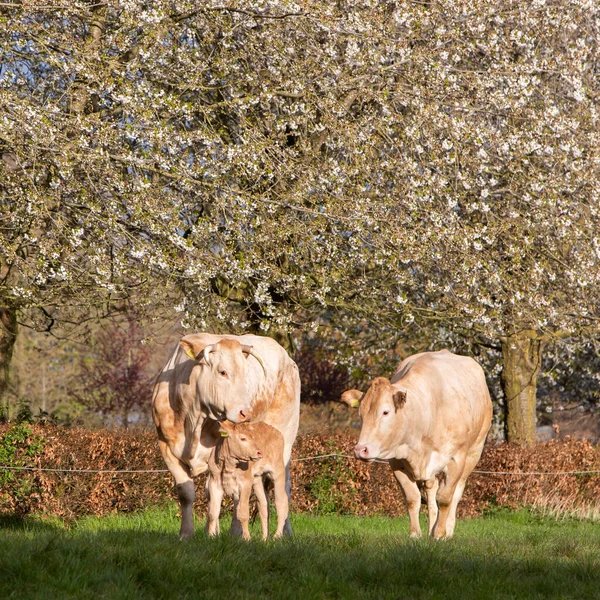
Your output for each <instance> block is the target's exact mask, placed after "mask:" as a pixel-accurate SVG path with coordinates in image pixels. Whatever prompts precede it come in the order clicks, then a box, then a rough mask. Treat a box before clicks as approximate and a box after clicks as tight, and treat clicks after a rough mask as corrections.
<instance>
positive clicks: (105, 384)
mask: <svg viewBox="0 0 600 600" xmlns="http://www.w3.org/2000/svg"><path fill="white" fill-rule="evenodd" d="M141 342H143V334H142V331H141V329H140V327H139V326H138V325H137V319H136V318H134V316H133V315H128V317H127V319H124V320H122V322H120V323H119V322H116V323H113V324H111V325H110V326H108V327H105V328H102V329H101V330H99V331H98V332H97V334H96V336H95V339H94V342H93V352H92V354H91V356H83V357H82V359H81V360H80V368H79V372H78V374H77V381H76V382H75V381H72V384H71V387H70V395H71V396H72V397H73V398H74V399H75V400H76V401H77V402H78V403H80V404H82V405H83V406H85V407H86V408H87V409H88V410H89V411H91V412H92V413H96V414H98V415H100V416H101V417H102V419H103V421H104V423H105V424H108V425H115V424H120V425H121V426H123V427H125V428H127V427H128V426H129V425H130V424H136V425H148V424H149V423H150V422H151V417H150V402H149V399H150V397H151V396H152V386H153V384H154V377H153V376H152V372H151V370H150V369H148V365H150V364H152V363H153V362H154V361H153V360H152V358H153V357H152V349H151V348H150V346H148V345H147V344H143V343H141Z"/></svg>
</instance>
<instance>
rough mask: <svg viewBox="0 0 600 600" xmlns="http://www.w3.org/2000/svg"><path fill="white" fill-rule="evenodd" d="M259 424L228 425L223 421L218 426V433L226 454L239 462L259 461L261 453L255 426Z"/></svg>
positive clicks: (228, 423)
mask: <svg viewBox="0 0 600 600" xmlns="http://www.w3.org/2000/svg"><path fill="white" fill-rule="evenodd" d="M257 425H259V423H238V424H235V423H230V422H228V421H223V422H222V423H221V424H220V428H219V433H220V434H221V437H222V438H224V440H223V446H226V447H227V448H226V454H227V456H230V457H231V458H235V459H236V460H239V461H241V462H248V461H251V460H252V461H255V460H260V459H261V458H262V457H263V452H262V450H261V449H260V447H259V445H260V444H259V442H260V440H259V439H257V438H259V437H260V436H257V432H256V431H255V430H256V426H257Z"/></svg>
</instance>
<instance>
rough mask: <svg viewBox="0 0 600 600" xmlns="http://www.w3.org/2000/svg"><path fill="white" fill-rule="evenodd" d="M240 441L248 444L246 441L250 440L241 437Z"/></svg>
mask: <svg viewBox="0 0 600 600" xmlns="http://www.w3.org/2000/svg"><path fill="white" fill-rule="evenodd" d="M240 441H242V442H246V441H248V438H245V437H241V438H240Z"/></svg>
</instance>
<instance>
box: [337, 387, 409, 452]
mask: <svg viewBox="0 0 600 600" xmlns="http://www.w3.org/2000/svg"><path fill="white" fill-rule="evenodd" d="M342 402H345V403H346V404H348V406H352V407H354V408H357V407H358V408H359V410H360V416H361V419H362V428H361V430H360V436H359V441H358V444H356V446H355V447H354V455H355V456H356V458H360V459H361V460H374V459H376V458H382V459H389V458H393V451H394V448H395V446H396V445H397V439H398V433H399V428H400V426H401V423H402V418H401V415H400V414H399V411H401V410H402V406H403V405H404V403H405V402H406V392H404V391H402V390H399V389H398V388H396V387H394V386H393V385H392V384H391V383H390V381H389V380H388V379H386V378H385V377H377V378H376V379H374V380H373V382H372V383H371V385H370V387H369V389H368V390H367V391H366V393H364V394H363V393H362V392H360V391H359V390H347V391H345V392H344V393H343V394H342Z"/></svg>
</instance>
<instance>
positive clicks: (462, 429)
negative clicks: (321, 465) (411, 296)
mask: <svg viewBox="0 0 600 600" xmlns="http://www.w3.org/2000/svg"><path fill="white" fill-rule="evenodd" d="M342 400H343V401H344V402H346V403H347V404H348V405H350V406H354V407H357V406H359V405H360V415H361V418H362V429H361V432H360V437H359V441H358V444H356V446H355V448H354V454H355V456H356V457H357V458H359V459H361V460H366V461H372V460H375V459H381V460H386V461H388V462H389V464H390V467H391V468H392V471H393V473H394V475H395V477H396V479H397V480H398V483H399V484H400V486H401V488H402V490H403V492H404V495H405V498H406V503H407V507H408V514H409V518H410V535H411V537H419V536H421V527H420V525H419V509H420V507H421V492H423V494H424V496H425V497H426V499H427V507H428V513H429V533H430V535H432V536H433V537H435V538H450V537H452V535H453V533H454V526H455V522H456V507H457V505H458V503H459V501H460V499H461V497H462V493H463V490H464V487H465V482H466V480H467V477H468V476H469V475H470V474H471V471H473V469H474V468H475V465H476V464H477V462H478V460H479V457H480V456H481V451H482V449H483V444H484V442H485V438H486V435H487V432H488V430H489V428H490V425H491V420H492V403H491V400H490V394H489V391H488V388H487V384H486V380H485V375H484V373H483V370H482V368H481V367H480V366H479V365H478V364H477V363H476V362H475V361H474V360H473V359H472V358H468V357H466V356H459V355H456V354H452V353H451V352H448V351H447V350H442V351H440V352H424V353H422V354H415V355H414V356H409V357H408V358H406V359H405V360H403V361H402V362H401V363H400V365H399V366H398V370H397V371H396V373H395V374H394V376H393V377H392V379H391V380H388V379H385V378H384V377H378V378H377V379H374V380H373V382H372V383H371V385H370V387H369V389H368V390H367V392H366V393H365V394H363V393H362V392H360V391H358V390H348V391H346V392H344V393H343V394H342Z"/></svg>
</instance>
